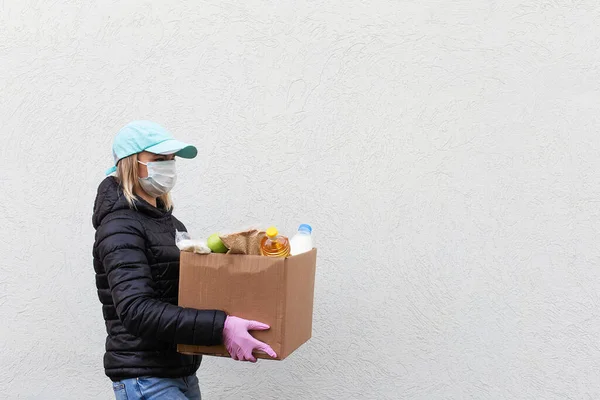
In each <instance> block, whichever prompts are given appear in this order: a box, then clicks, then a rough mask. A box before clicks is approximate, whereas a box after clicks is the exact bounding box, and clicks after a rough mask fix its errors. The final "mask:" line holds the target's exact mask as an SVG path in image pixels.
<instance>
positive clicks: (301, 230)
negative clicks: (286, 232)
mask: <svg viewBox="0 0 600 400" xmlns="http://www.w3.org/2000/svg"><path fill="white" fill-rule="evenodd" d="M313 247H314V243H313V237H312V228H311V226H310V225H308V224H302V225H300V226H299V227H298V233H296V234H295V235H294V237H292V238H291V239H290V248H291V250H290V254H291V255H293V256H295V255H298V254H302V253H306V252H308V251H311V250H312V249H313Z"/></svg>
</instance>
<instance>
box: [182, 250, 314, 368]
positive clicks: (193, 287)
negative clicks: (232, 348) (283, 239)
mask: <svg viewBox="0 0 600 400" xmlns="http://www.w3.org/2000/svg"><path fill="white" fill-rule="evenodd" d="M316 261H317V250H316V249H313V250H312V251H310V252H308V253H303V254H299V255H297V256H293V257H288V258H273V257H263V256H249V255H236V254H194V253H188V252H182V253H181V261H180V276H179V305H180V306H182V307H190V308H196V309H217V310H223V311H225V312H226V313H227V314H229V315H235V316H236V317H240V318H245V319H251V320H256V321H260V322H264V323H265V324H268V325H270V326H271V329H269V330H267V331H251V333H252V335H253V336H254V337H255V338H256V339H258V340H260V341H262V342H265V343H267V344H268V345H270V346H271V347H272V348H273V350H275V352H276V353H277V360H283V359H284V358H286V357H287V356H289V355H290V354H291V353H292V352H293V351H295V350H296V349H297V348H298V347H300V346H301V345H302V344H303V343H305V342H306V341H307V340H308V339H310V337H311V335H312V318H313V298H314V285H315V268H316ZM177 350H178V351H179V352H180V353H184V354H206V355H213V356H224V357H229V354H228V352H227V350H225V347H224V346H192V345H178V347H177ZM254 355H255V356H256V357H257V358H265V359H270V357H269V356H268V355H266V354H264V353H262V352H256V353H255V354H254Z"/></svg>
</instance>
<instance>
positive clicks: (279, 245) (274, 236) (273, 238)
mask: <svg viewBox="0 0 600 400" xmlns="http://www.w3.org/2000/svg"><path fill="white" fill-rule="evenodd" d="M260 252H261V254H262V255H263V256H267V257H287V256H289V255H290V241H289V240H288V238H286V237H285V236H279V232H278V231H277V228H275V227H274V226H272V227H270V228H269V229H267V236H265V237H264V238H262V240H261V242H260Z"/></svg>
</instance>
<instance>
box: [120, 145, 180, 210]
mask: <svg viewBox="0 0 600 400" xmlns="http://www.w3.org/2000/svg"><path fill="white" fill-rule="evenodd" d="M116 177H117V180H118V181H119V184H120V185H121V189H122V190H123V195H124V196H125V199H126V200H127V203H129V207H131V208H134V209H135V208H136V207H135V200H136V199H137V196H136V195H135V189H139V190H143V189H142V188H141V187H140V183H139V178H140V176H139V174H138V156H137V154H133V155H131V156H129V157H125V158H122V159H121V160H119V162H118V163H117V175H116ZM158 199H159V200H160V201H161V202H162V204H163V206H164V207H165V209H167V210H171V209H172V208H173V200H172V199H171V194H170V193H167V194H163V195H162V196H160V197H158Z"/></svg>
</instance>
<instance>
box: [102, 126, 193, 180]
mask: <svg viewBox="0 0 600 400" xmlns="http://www.w3.org/2000/svg"><path fill="white" fill-rule="evenodd" d="M112 151H113V158H114V160H115V165H114V166H112V167H111V168H109V169H108V170H107V171H106V175H110V174H112V173H113V172H115V171H116V170H117V163H118V162H119V160H121V159H122V158H125V157H129V156H130V155H133V154H137V153H141V152H142V151H148V152H150V153H154V154H175V155H176V156H178V157H182V158H194V157H196V155H197V154H198V149H196V147H194V146H192V145H189V144H187V143H184V142H180V141H179V140H175V139H174V138H173V136H172V135H171V133H170V132H169V131H167V130H166V129H165V128H163V127H162V126H160V125H159V124H157V123H156V122H152V121H132V122H130V123H128V124H127V125H125V126H124V127H123V128H121V129H120V130H119V132H117V136H115V140H114V142H113V147H112Z"/></svg>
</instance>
